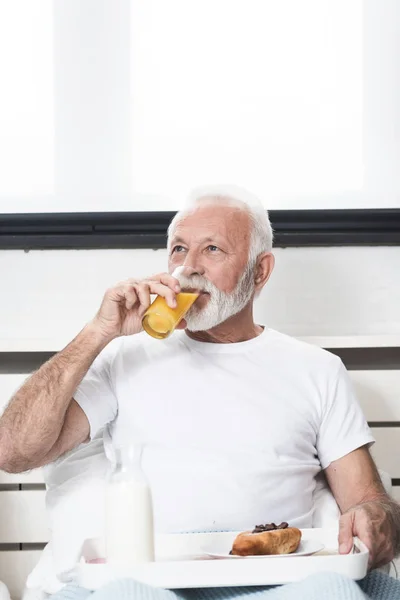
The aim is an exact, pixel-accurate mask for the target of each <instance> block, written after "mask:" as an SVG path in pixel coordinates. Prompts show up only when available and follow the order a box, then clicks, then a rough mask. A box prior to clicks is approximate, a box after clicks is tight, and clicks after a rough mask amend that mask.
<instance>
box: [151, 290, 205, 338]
mask: <svg viewBox="0 0 400 600" xmlns="http://www.w3.org/2000/svg"><path fill="white" fill-rule="evenodd" d="M198 297H199V294H196V293H194V292H182V293H181V294H177V295H176V307H175V308H171V307H170V306H168V304H167V302H166V300H165V298H163V297H162V296H157V298H156V299H155V300H154V302H153V303H152V304H151V305H150V306H149V308H148V309H147V311H146V312H145V314H144V316H143V321H142V325H143V329H144V330H145V331H146V332H147V333H148V334H149V335H151V336H152V337H154V338H157V339H158V340H164V339H165V338H167V337H168V336H169V335H171V333H172V332H173V331H174V329H175V327H176V326H177V325H178V324H179V323H180V321H181V320H182V319H183V317H184V316H185V315H186V313H187V312H188V310H189V308H190V307H191V306H192V304H193V303H194V302H195V301H196V300H197V298H198Z"/></svg>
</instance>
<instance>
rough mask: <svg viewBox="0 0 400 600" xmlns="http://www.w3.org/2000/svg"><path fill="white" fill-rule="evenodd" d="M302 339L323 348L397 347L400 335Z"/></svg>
mask: <svg viewBox="0 0 400 600" xmlns="http://www.w3.org/2000/svg"><path fill="white" fill-rule="evenodd" d="M299 339H300V340H303V341H304V342H307V343H309V344H314V345H315V346H321V348H395V347H400V335H389V334H388V335H327V336H302V337H299Z"/></svg>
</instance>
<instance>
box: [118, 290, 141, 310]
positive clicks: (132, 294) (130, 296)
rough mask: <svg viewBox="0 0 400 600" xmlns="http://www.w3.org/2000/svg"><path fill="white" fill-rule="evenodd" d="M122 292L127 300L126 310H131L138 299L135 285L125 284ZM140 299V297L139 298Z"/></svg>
mask: <svg viewBox="0 0 400 600" xmlns="http://www.w3.org/2000/svg"><path fill="white" fill-rule="evenodd" d="M122 294H123V296H124V300H125V308H126V310H130V309H131V308H133V307H134V306H135V304H136V303H137V301H138V293H137V291H136V289H135V288H134V287H133V286H125V287H124V288H123V289H122ZM139 300H140V298H139Z"/></svg>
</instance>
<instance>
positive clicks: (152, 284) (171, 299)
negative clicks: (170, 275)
mask: <svg viewBox="0 0 400 600" xmlns="http://www.w3.org/2000/svg"><path fill="white" fill-rule="evenodd" d="M147 284H148V286H149V289H150V292H151V293H152V294H157V295H158V296H162V297H163V298H165V299H166V301H167V304H168V306H170V307H171V308H176V293H175V292H173V291H172V290H171V288H170V287H168V286H166V285H163V284H162V283H158V282H157V281H147Z"/></svg>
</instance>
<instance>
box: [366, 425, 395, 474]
mask: <svg viewBox="0 0 400 600" xmlns="http://www.w3.org/2000/svg"><path fill="white" fill-rule="evenodd" d="M372 435H373V436H374V438H375V440H376V443H375V444H374V445H373V446H372V450H371V452H372V456H373V457H374V459H375V462H376V464H377V465H378V467H379V468H380V469H382V471H386V473H389V475H390V477H392V479H393V478H400V427H381V428H380V427H373V428H372Z"/></svg>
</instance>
